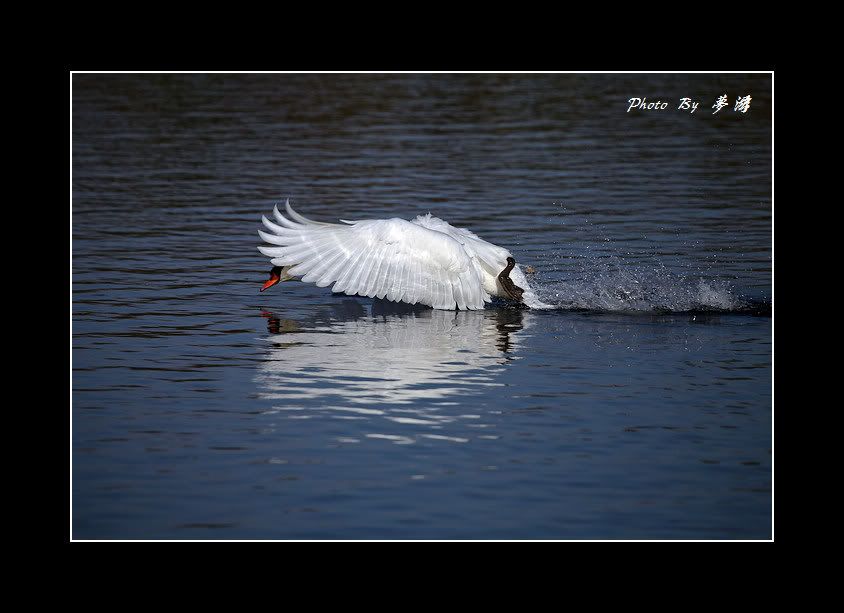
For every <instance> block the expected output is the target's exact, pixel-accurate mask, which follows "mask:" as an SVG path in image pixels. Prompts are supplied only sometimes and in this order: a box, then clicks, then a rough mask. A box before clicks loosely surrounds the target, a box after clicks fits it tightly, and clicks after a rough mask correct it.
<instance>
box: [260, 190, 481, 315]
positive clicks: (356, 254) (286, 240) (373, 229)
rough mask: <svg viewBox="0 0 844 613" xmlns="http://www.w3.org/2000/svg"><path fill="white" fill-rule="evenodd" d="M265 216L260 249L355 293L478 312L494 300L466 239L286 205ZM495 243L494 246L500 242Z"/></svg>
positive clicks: (305, 276) (306, 277) (302, 273)
mask: <svg viewBox="0 0 844 613" xmlns="http://www.w3.org/2000/svg"><path fill="white" fill-rule="evenodd" d="M285 212H286V213H287V215H288V216H289V219H288V217H285V216H284V215H283V214H282V213H281V211H279V208H278V206H275V207H273V221H270V220H269V219H268V218H267V217H266V216H264V217H262V219H261V221H262V224H263V227H264V228H265V230H266V231H264V230H259V231H258V235H259V236H260V238H261V239H262V240H263V241H264V242H265V243H267V244H265V245H261V246H260V247H258V249H259V251H260V252H261V253H263V254H264V255H266V256H268V257H270V258H271V260H272V262H273V264H275V265H277V266H289V268H288V274H290V275H291V276H297V277H301V278H302V280H303V281H305V282H309V283H316V285H317V286H319V287H326V286H328V285H330V284H332V283H333V284H334V286H333V288H332V290H333V291H335V292H345V293H347V294H350V295H351V294H358V295H361V296H370V297H375V296H377V297H379V298H387V299H388V300H393V301H399V300H403V301H405V302H408V303H410V304H414V303H421V304H426V305H429V306H433V307H436V308H440V309H454V308H455V307H458V308H461V309H466V308H468V309H478V308H483V304H484V302H485V301H488V300H489V297H488V295H487V293H486V292H485V291H484V289H483V285H482V279H481V276H480V275H481V273H480V272H479V269H478V266H477V264H476V262H475V260H474V258H473V257H472V256H471V255H469V254H467V252H466V250H465V249H464V246H463V244H462V243H461V242H460V241H459V240H457V239H455V238H454V237H453V236H450V235H448V234H447V233H444V232H440V231H438V230H436V229H431V228H427V227H424V226H422V225H419V224H413V223H411V222H407V221H404V220H401V219H384V220H369V221H358V222H354V223H353V224H350V225H340V224H326V223H323V222H316V221H312V220H310V219H308V218H307V217H304V216H303V215H300V214H299V213H297V212H296V211H294V210H293V208H292V207H291V206H290V203H289V202H286V203H285ZM493 247H494V246H493Z"/></svg>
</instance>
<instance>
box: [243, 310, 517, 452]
mask: <svg viewBox="0 0 844 613" xmlns="http://www.w3.org/2000/svg"><path fill="white" fill-rule="evenodd" d="M263 315H264V317H267V319H268V323H267V327H268V330H269V332H270V335H269V336H268V338H267V341H268V343H269V351H268V353H267V356H266V359H265V361H264V362H263V363H262V364H261V366H260V367H259V371H258V374H257V375H256V382H257V383H258V385H259V386H260V388H261V389H260V392H259V394H260V396H261V397H263V398H266V399H271V400H273V401H276V402H275V403H274V405H273V408H272V410H271V411H269V412H271V413H279V412H282V411H291V412H292V413H290V414H289V416H291V417H296V418H300V419H301V418H305V419H307V418H312V417H316V416H317V415H323V416H325V415H328V416H330V417H333V418H339V419H356V420H369V421H373V420H387V421H389V422H392V423H393V424H406V425H412V426H415V428H416V429H414V430H413V431H412V432H407V431H403V432H402V435H395V434H380V433H377V432H373V433H370V434H366V436H369V437H373V438H388V439H392V440H393V442H397V443H411V442H415V441H414V437H415V436H417V435H418V436H427V437H429V438H447V439H450V440H458V441H461V442H465V440H466V439H465V433H464V437H462V438H461V437H450V436H444V435H443V434H442V433H440V434H436V433H431V432H428V430H429V429H430V430H440V431H442V430H443V428H444V427H445V426H446V424H455V422H464V423H471V425H472V426H473V427H479V428H483V427H484V424H483V423H482V422H483V417H484V414H485V413H489V412H490V411H491V410H492V409H494V402H492V401H491V400H490V397H491V395H492V394H493V393H494V392H492V390H491V389H490V388H493V387H500V386H503V385H504V383H502V382H501V381H499V380H498V379H499V378H500V377H499V375H500V374H501V373H502V372H503V371H504V370H505V369H506V368H507V364H508V362H510V361H511V360H514V359H518V349H519V345H520V342H521V338H520V335H522V334H523V333H524V332H525V331H526V330H527V329H528V328H529V327H530V318H531V316H532V314H531V313H529V312H527V311H524V310H520V309H513V308H499V309H486V310H479V311H444V310H434V309H428V308H424V307H418V306H408V305H404V304H400V303H392V302H387V301H381V300H377V299H376V300H373V301H372V303H371V304H366V303H362V302H358V301H357V300H353V299H352V300H345V301H344V302H342V303H339V304H337V305H336V306H332V307H330V308H328V309H326V310H325V311H323V312H320V313H318V314H317V315H316V316H313V317H311V318H309V319H308V320H301V321H294V320H291V319H285V318H284V317H283V316H282V315H280V314H277V313H267V312H265V313H263ZM473 396H474V402H473ZM488 402H489V407H488V408H487V403H488ZM419 428H421V430H419ZM492 438H494V437H492ZM355 442H356V441H355Z"/></svg>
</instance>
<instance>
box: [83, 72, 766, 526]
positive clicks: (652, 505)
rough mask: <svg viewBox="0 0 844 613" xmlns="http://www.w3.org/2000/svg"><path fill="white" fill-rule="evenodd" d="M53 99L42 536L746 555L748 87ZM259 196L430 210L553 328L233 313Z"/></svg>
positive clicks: (753, 412) (367, 303)
mask: <svg viewBox="0 0 844 613" xmlns="http://www.w3.org/2000/svg"><path fill="white" fill-rule="evenodd" d="M722 94H726V95H727V96H728V99H729V102H730V105H729V106H728V107H725V108H724V109H722V110H721V111H720V112H718V113H717V114H713V113H712V111H713V110H714V109H712V108H711V107H712V104H713V103H714V102H715V100H716V98H717V97H718V96H720V95H722ZM744 95H751V96H752V102H751V106H750V109H749V111H748V112H747V113H740V112H736V111H734V110H733V104H734V102H735V100H736V98H737V97H738V96H744ZM631 97H647V98H648V100H649V101H651V100H652V101H657V100H661V101H668V102H669V105H668V108H667V109H666V110H663V111H631V112H630V113H627V112H626V110H627V107H628V105H629V104H628V102H627V100H628V99H629V98H631ZM681 97H690V98H692V99H693V100H696V101H700V103H701V104H700V107H699V108H698V110H697V111H696V112H695V113H694V114H689V113H688V112H683V111H678V110H676V107H677V106H678V105H679V100H680V98H681ZM72 102H73V109H72V120H73V126H72V138H73V142H72V147H73V210H72V225H73V227H72V231H73V239H72V240H73V242H72V257H73V278H72V281H73V287H72V292H73V307H72V308H73V319H72V326H73V352H72V358H73V364H72V367H73V396H72V403H73V404H72V428H73V432H72V443H73V454H72V460H73V465H72V475H71V476H72V529H73V538H75V539H122V538H127V539H769V538H771V537H772V522H771V520H772V517H771V496H772V435H771V434H772V396H771V387H772V317H771V313H772V309H771V302H772V242H771V227H772V198H771V77H770V76H769V75H764V74H763V75H759V74H756V75H745V74H732V75H705V74H698V75H644V74H627V75H582V74H568V75H566V74H563V75H512V74H511V75H506V74H502V75H489V74H476V75H464V74H452V75H442V74H440V75H430V74H428V75H426V74H406V75H359V74H339V75H338V74H322V75H291V74H252V75H248V74H247V75H232V74H210V75H161V74H152V75H142V74H136V75H109V74H75V75H73V79H72ZM287 196H290V197H291V201H292V203H293V204H294V206H296V207H297V208H298V209H299V210H300V212H302V213H304V214H305V215H307V216H309V217H312V218H314V219H317V220H320V221H335V220H336V219H337V218H344V219H364V218H382V217H393V216H400V217H404V218H411V217H413V216H416V215H418V214H424V213H427V212H429V211H430V212H431V213H433V214H434V215H437V216H440V217H442V218H444V219H446V220H447V221H449V222H451V223H452V224H454V225H458V226H465V227H468V228H470V229H472V230H473V231H474V232H476V233H477V234H479V235H480V236H481V237H483V238H485V239H487V240H490V241H492V242H495V243H496V244H499V245H501V246H504V247H507V248H508V249H510V250H511V251H512V252H513V254H514V255H515V257H516V259H517V261H518V262H520V263H521V264H523V265H527V264H530V265H532V266H533V267H535V268H536V270H537V273H536V275H535V276H534V277H533V280H532V283H533V285H534V286H535V289H536V290H537V293H538V294H539V295H540V297H541V298H542V299H543V300H545V301H546V302H549V303H551V304H554V305H556V306H557V307H558V308H556V309H553V310H548V311H535V310H518V309H514V308H512V307H511V306H510V305H507V304H505V303H495V304H493V305H489V306H487V308H486V310H484V311H470V312H451V311H434V310H432V309H428V308H423V307H409V306H405V305H395V304H393V303H389V302H383V301H378V300H371V299H368V298H359V297H349V296H345V295H334V294H332V293H331V291H330V288H318V287H315V286H313V285H306V284H302V283H295V282H294V283H283V284H280V285H279V286H277V287H275V288H272V289H271V290H269V291H267V292H265V293H263V294H260V293H259V292H258V289H259V287H260V286H261V284H262V283H263V282H264V281H265V280H266V278H267V273H268V271H269V268H270V264H269V262H268V260H267V258H266V257H264V256H262V255H261V254H260V253H258V251H257V250H256V248H255V247H256V246H257V245H258V244H259V243H260V240H259V238H258V236H257V230H258V227H259V222H260V217H261V215H262V214H266V213H268V212H269V211H270V210H271V209H272V206H273V204H274V203H276V202H279V201H283V198H284V197H287Z"/></svg>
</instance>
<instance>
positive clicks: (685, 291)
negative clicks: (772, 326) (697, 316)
mask: <svg viewBox="0 0 844 613" xmlns="http://www.w3.org/2000/svg"><path fill="white" fill-rule="evenodd" d="M533 285H534V288H535V290H536V293H537V295H538V297H539V299H540V300H542V301H543V302H545V303H548V304H552V305H554V306H556V307H557V308H559V309H565V310H585V311H599V312H639V313H645V312H650V313H687V312H713V313H750V314H758V315H770V304H769V303H767V302H765V301H760V300H754V299H751V298H747V297H743V296H740V295H738V294H737V292H736V291H735V289H734V288H733V287H732V285H731V284H730V282H729V280H726V279H721V278H717V277H710V278H707V277H700V276H686V275H681V274H677V273H674V272H670V271H668V270H666V269H665V268H662V267H657V268H653V269H647V268H644V267H641V266H639V267H632V268H626V269H623V270H607V269H598V270H592V271H590V272H587V273H584V274H581V275H578V276H577V277H576V278H573V279H567V280H556V281H542V280H536V281H535V282H534V283H533Z"/></svg>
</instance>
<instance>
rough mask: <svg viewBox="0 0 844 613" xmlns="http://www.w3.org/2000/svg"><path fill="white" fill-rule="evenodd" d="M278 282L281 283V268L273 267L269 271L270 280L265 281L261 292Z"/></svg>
mask: <svg viewBox="0 0 844 613" xmlns="http://www.w3.org/2000/svg"><path fill="white" fill-rule="evenodd" d="M279 281H281V266H274V267H273V269H272V270H271V271H270V278H269V279H267V282H266V283H264V287H262V288H261V291H262V292H263V291H264V290H265V289H269V288H271V287H272V286H273V285H275V284H276V283H278V282H279Z"/></svg>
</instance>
